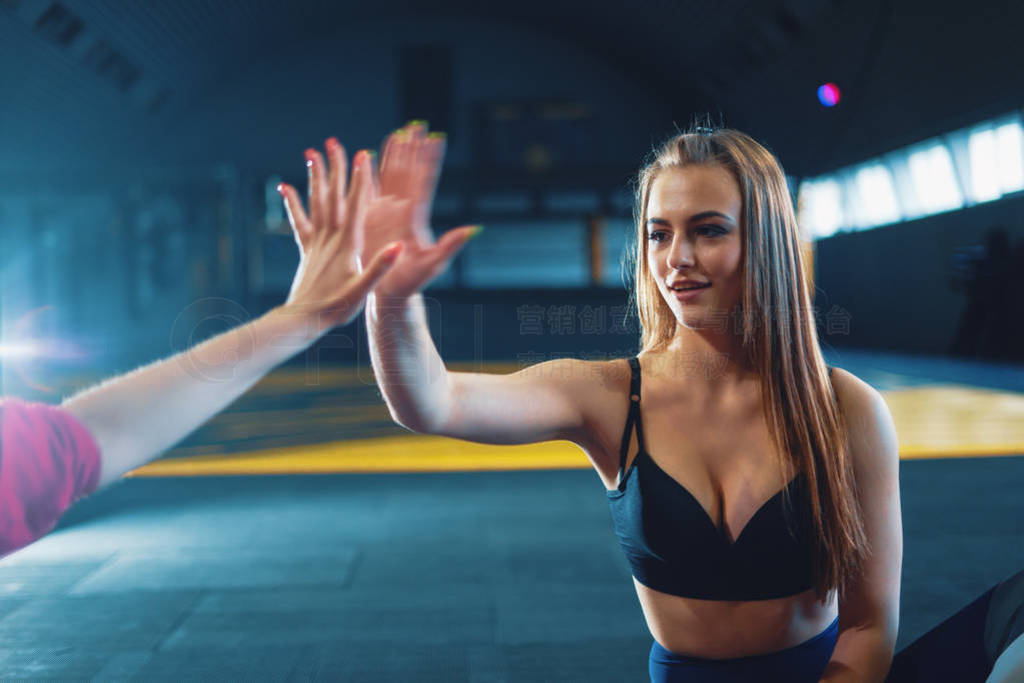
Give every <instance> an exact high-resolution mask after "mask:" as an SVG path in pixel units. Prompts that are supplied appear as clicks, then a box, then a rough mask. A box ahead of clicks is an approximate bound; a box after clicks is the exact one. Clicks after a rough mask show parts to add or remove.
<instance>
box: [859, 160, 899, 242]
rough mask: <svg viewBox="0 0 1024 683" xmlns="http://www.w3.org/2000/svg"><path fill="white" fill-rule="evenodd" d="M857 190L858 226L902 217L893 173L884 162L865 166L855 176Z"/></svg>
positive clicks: (889, 221) (870, 225)
mask: <svg viewBox="0 0 1024 683" xmlns="http://www.w3.org/2000/svg"><path fill="white" fill-rule="evenodd" d="M854 186H855V187H856V190H857V203H856V204H857V220H856V223H857V227H861V228H871V227H874V226H876V225H885V224H886V223H895V222H897V221H899V220H900V218H902V216H901V215H900V207H899V203H898V202H897V201H896V191H895V189H894V188H893V182H892V174H891V173H889V169H888V168H886V166H885V165H884V164H882V163H878V162H876V163H873V164H868V165H867V166H863V167H861V168H860V170H858V171H857V173H856V175H855V176H854Z"/></svg>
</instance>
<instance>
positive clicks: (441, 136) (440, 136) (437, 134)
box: [427, 130, 448, 140]
mask: <svg viewBox="0 0 1024 683" xmlns="http://www.w3.org/2000/svg"><path fill="white" fill-rule="evenodd" d="M427 138H429V139H431V140H445V139H447V138H448V134H447V133H445V132H444V131H440V130H438V131H434V132H433V133H430V134H429V135H427Z"/></svg>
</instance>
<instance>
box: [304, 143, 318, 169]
mask: <svg viewBox="0 0 1024 683" xmlns="http://www.w3.org/2000/svg"><path fill="white" fill-rule="evenodd" d="M314 159H316V155H315V153H314V152H313V148H312V147H311V148H309V149H307V150H306V166H312V165H313V160H314Z"/></svg>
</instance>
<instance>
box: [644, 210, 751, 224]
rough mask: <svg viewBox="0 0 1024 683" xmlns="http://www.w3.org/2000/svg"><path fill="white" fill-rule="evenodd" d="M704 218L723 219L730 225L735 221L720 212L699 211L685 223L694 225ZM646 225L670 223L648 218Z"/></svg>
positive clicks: (662, 219) (660, 219)
mask: <svg viewBox="0 0 1024 683" xmlns="http://www.w3.org/2000/svg"><path fill="white" fill-rule="evenodd" d="M705 218H724V219H725V220H727V221H729V222H730V223H735V222H736V220H735V219H734V218H733V217H732V216H730V215H728V214H725V213H722V212H721V211H701V212H700V213H695V214H693V215H692V216H690V218H689V219H688V220H687V221H686V222H687V223H696V222H697V221H702V220H704V219H705ZM647 224H648V225H651V224H654V225H670V223H669V222H668V221H667V220H665V219H664V218H657V217H651V218H648V219H647Z"/></svg>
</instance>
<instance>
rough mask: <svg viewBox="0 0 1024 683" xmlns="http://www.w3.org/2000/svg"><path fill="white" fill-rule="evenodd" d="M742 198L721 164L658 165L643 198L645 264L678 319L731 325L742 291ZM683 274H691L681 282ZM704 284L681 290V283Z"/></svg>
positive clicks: (707, 325) (705, 325)
mask: <svg viewBox="0 0 1024 683" xmlns="http://www.w3.org/2000/svg"><path fill="white" fill-rule="evenodd" d="M742 205H743V202H742V199H741V197H740V189H739V186H738V185H737V184H736V180H735V179H734V178H733V176H732V174H731V173H729V171H727V170H726V169H725V168H723V167H721V166H701V165H693V166H684V167H681V168H679V167H676V168H667V169H665V170H663V171H661V172H660V173H659V174H658V176H657V177H656V178H655V179H654V183H653V184H652V185H651V193H650V197H649V198H648V201H647V225H646V226H644V227H645V230H646V232H647V267H648V268H649V269H650V273H651V275H652V276H653V277H654V280H655V282H656V283H657V285H658V291H660V292H661V296H662V298H664V300H665V302H666V303H667V304H668V306H669V308H670V309H672V313H673V314H674V315H675V317H676V320H677V321H678V322H679V324H680V325H684V326H686V327H690V328H715V329H719V330H720V331H721V332H725V331H727V330H729V329H733V328H734V327H735V325H734V320H733V318H732V317H731V316H732V312H733V309H734V307H735V306H736V305H737V304H738V303H739V302H740V300H741V298H742V293H743V273H742V270H741V261H742V256H743V241H742V234H741V225H740V221H741V216H740V212H741V210H742ZM684 280H691V281H692V282H690V283H684V282H683V281H684ZM698 283H700V284H707V285H708V286H706V287H704V288H703V289H697V290H691V291H681V289H682V288H683V287H684V286H689V285H693V284H698Z"/></svg>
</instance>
